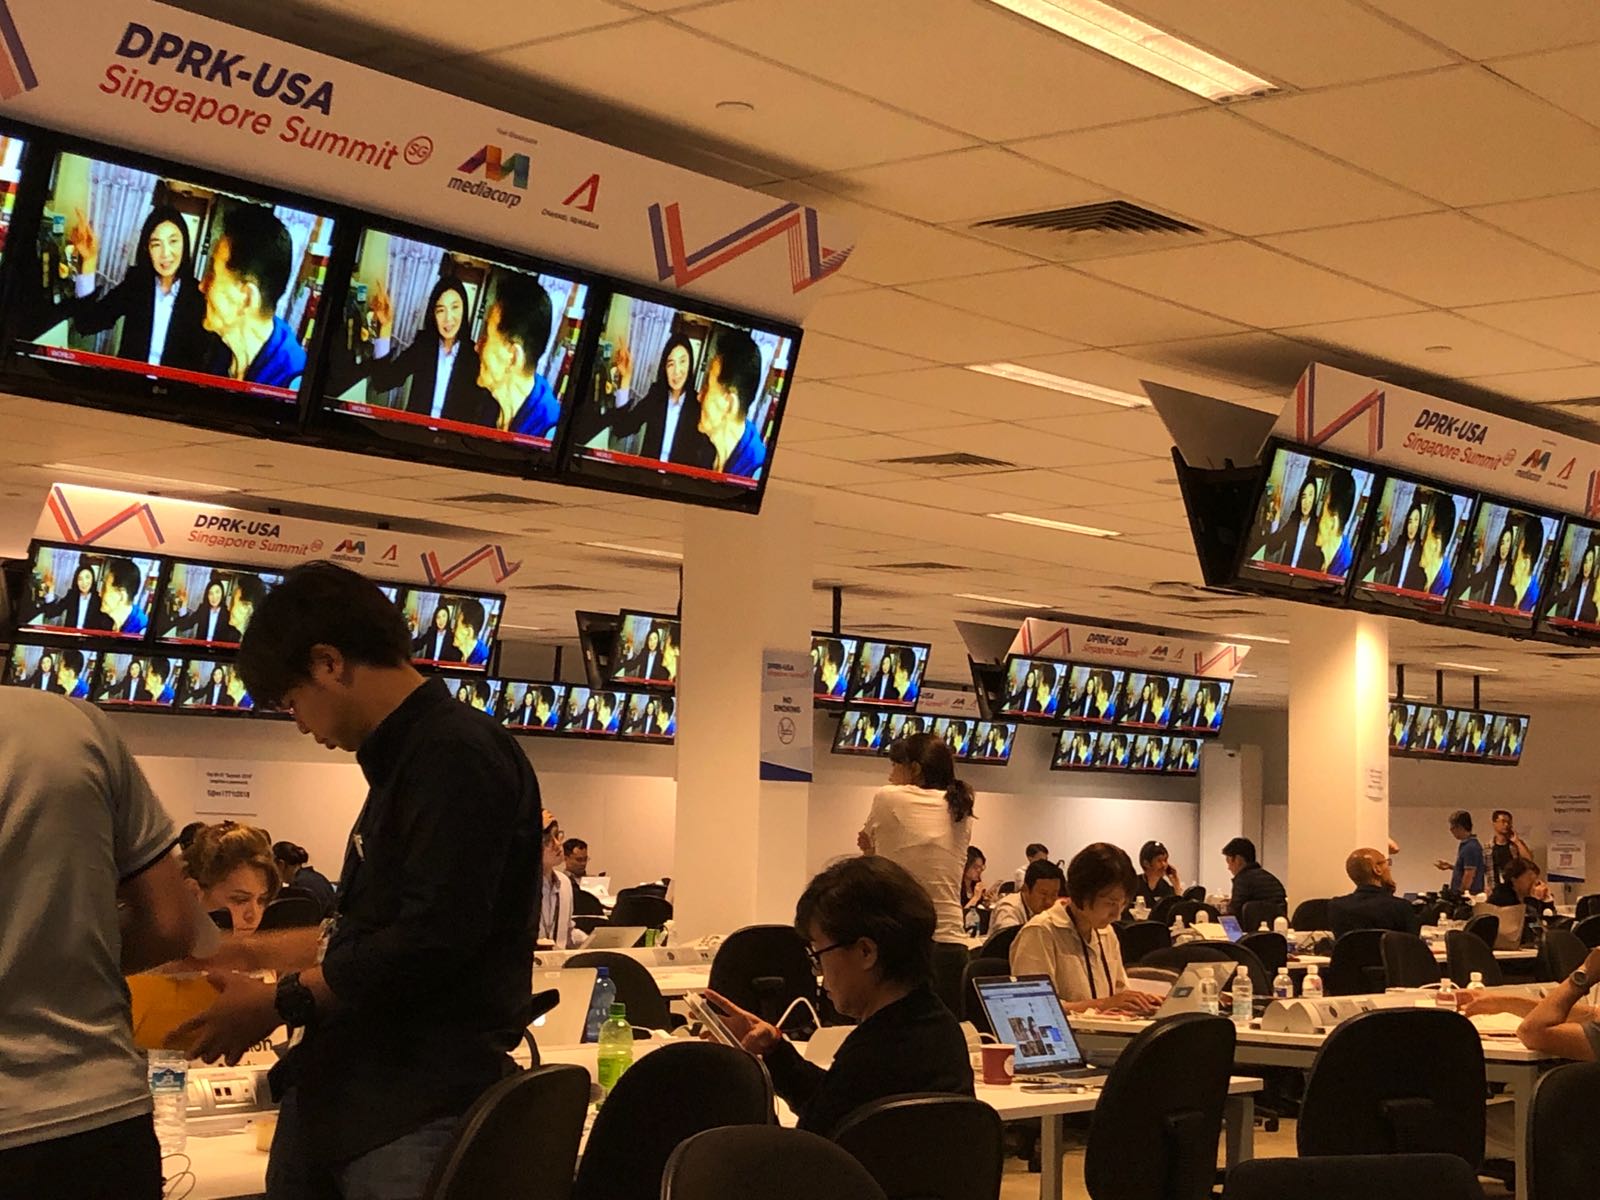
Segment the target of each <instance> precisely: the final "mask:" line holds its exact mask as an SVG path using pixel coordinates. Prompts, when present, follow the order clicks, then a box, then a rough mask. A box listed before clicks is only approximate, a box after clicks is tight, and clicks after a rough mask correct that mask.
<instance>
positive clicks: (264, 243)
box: [213, 204, 294, 314]
mask: <svg viewBox="0 0 1600 1200" xmlns="http://www.w3.org/2000/svg"><path fill="white" fill-rule="evenodd" d="M222 238H226V239H227V240H228V270H229V272H231V273H232V274H234V275H237V276H238V277H239V278H240V279H244V280H248V281H249V282H251V283H253V284H255V285H256V291H258V292H260V293H261V310H260V311H261V312H262V313H263V314H266V313H271V312H272V311H273V309H275V308H277V307H278V300H279V298H281V297H282V295H283V293H284V290H285V289H286V288H287V287H288V286H289V271H290V270H291V268H292V266H293V259H294V242H293V240H292V239H291V238H290V237H289V231H288V229H286V228H284V224H283V222H282V221H280V220H278V218H277V216H276V215H274V213H273V211H272V210H271V209H270V208H265V207H263V206H262V205H259V204H235V205H233V206H231V207H229V208H227V209H225V210H224V211H223V214H222V232H221V234H219V235H218V240H219V241H220V240H221V239H222ZM213 253H215V251H213Z"/></svg>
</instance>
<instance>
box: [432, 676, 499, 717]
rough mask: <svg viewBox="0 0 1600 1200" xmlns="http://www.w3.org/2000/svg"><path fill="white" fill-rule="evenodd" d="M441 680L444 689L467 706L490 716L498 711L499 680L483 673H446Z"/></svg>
mask: <svg viewBox="0 0 1600 1200" xmlns="http://www.w3.org/2000/svg"><path fill="white" fill-rule="evenodd" d="M443 682H444V686H445V689H446V690H447V691H449V693H450V694H451V695H452V696H454V697H455V698H456V699H457V700H459V701H461V703H462V704H465V705H466V706H467V707H468V708H475V709H477V710H478V711H479V712H481V713H487V714H489V715H490V716H494V715H495V713H497V712H499V711H500V687H501V683H500V680H498V679H491V678H489V677H488V676H485V675H446V676H444V677H443Z"/></svg>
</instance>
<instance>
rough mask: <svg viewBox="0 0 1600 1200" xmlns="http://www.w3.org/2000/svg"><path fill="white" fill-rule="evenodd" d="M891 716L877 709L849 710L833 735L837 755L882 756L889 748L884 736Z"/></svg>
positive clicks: (840, 720) (834, 750)
mask: <svg viewBox="0 0 1600 1200" xmlns="http://www.w3.org/2000/svg"><path fill="white" fill-rule="evenodd" d="M888 725H889V714H888V713H885V712H880V711H879V710H877V709H875V708H847V709H845V710H844V715H843V716H841V717H840V718H839V728H838V729H837V730H835V731H834V735H833V752H834V753H835V754H882V753H883V751H884V749H885V748H886V747H887V746H888V744H889V743H888V740H887V739H886V738H885V736H884V734H885V733H886V732H887V730H888Z"/></svg>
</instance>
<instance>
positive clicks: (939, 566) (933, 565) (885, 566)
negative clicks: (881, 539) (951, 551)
mask: <svg viewBox="0 0 1600 1200" xmlns="http://www.w3.org/2000/svg"><path fill="white" fill-rule="evenodd" d="M877 569H878V570H880V571H965V570H966V569H967V568H965V567H958V566H956V565H955V564H954V563H942V562H903V563H882V564H880V565H879V566H878V568H877Z"/></svg>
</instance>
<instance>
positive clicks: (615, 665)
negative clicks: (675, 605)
mask: <svg viewBox="0 0 1600 1200" xmlns="http://www.w3.org/2000/svg"><path fill="white" fill-rule="evenodd" d="M682 646H683V632H682V629H681V627H680V626H679V623H678V619H677V618H676V617H665V616H661V615H660V614H658V613H639V612H626V611H625V612H623V613H622V628H621V629H620V630H619V631H618V633H617V648H616V654H615V657H614V659H613V662H612V667H611V682H612V683H616V684H625V685H631V686H633V687H644V688H661V689H665V690H670V689H672V688H673V687H676V686H677V682H678V655H679V653H680V651H681V648H682Z"/></svg>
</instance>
